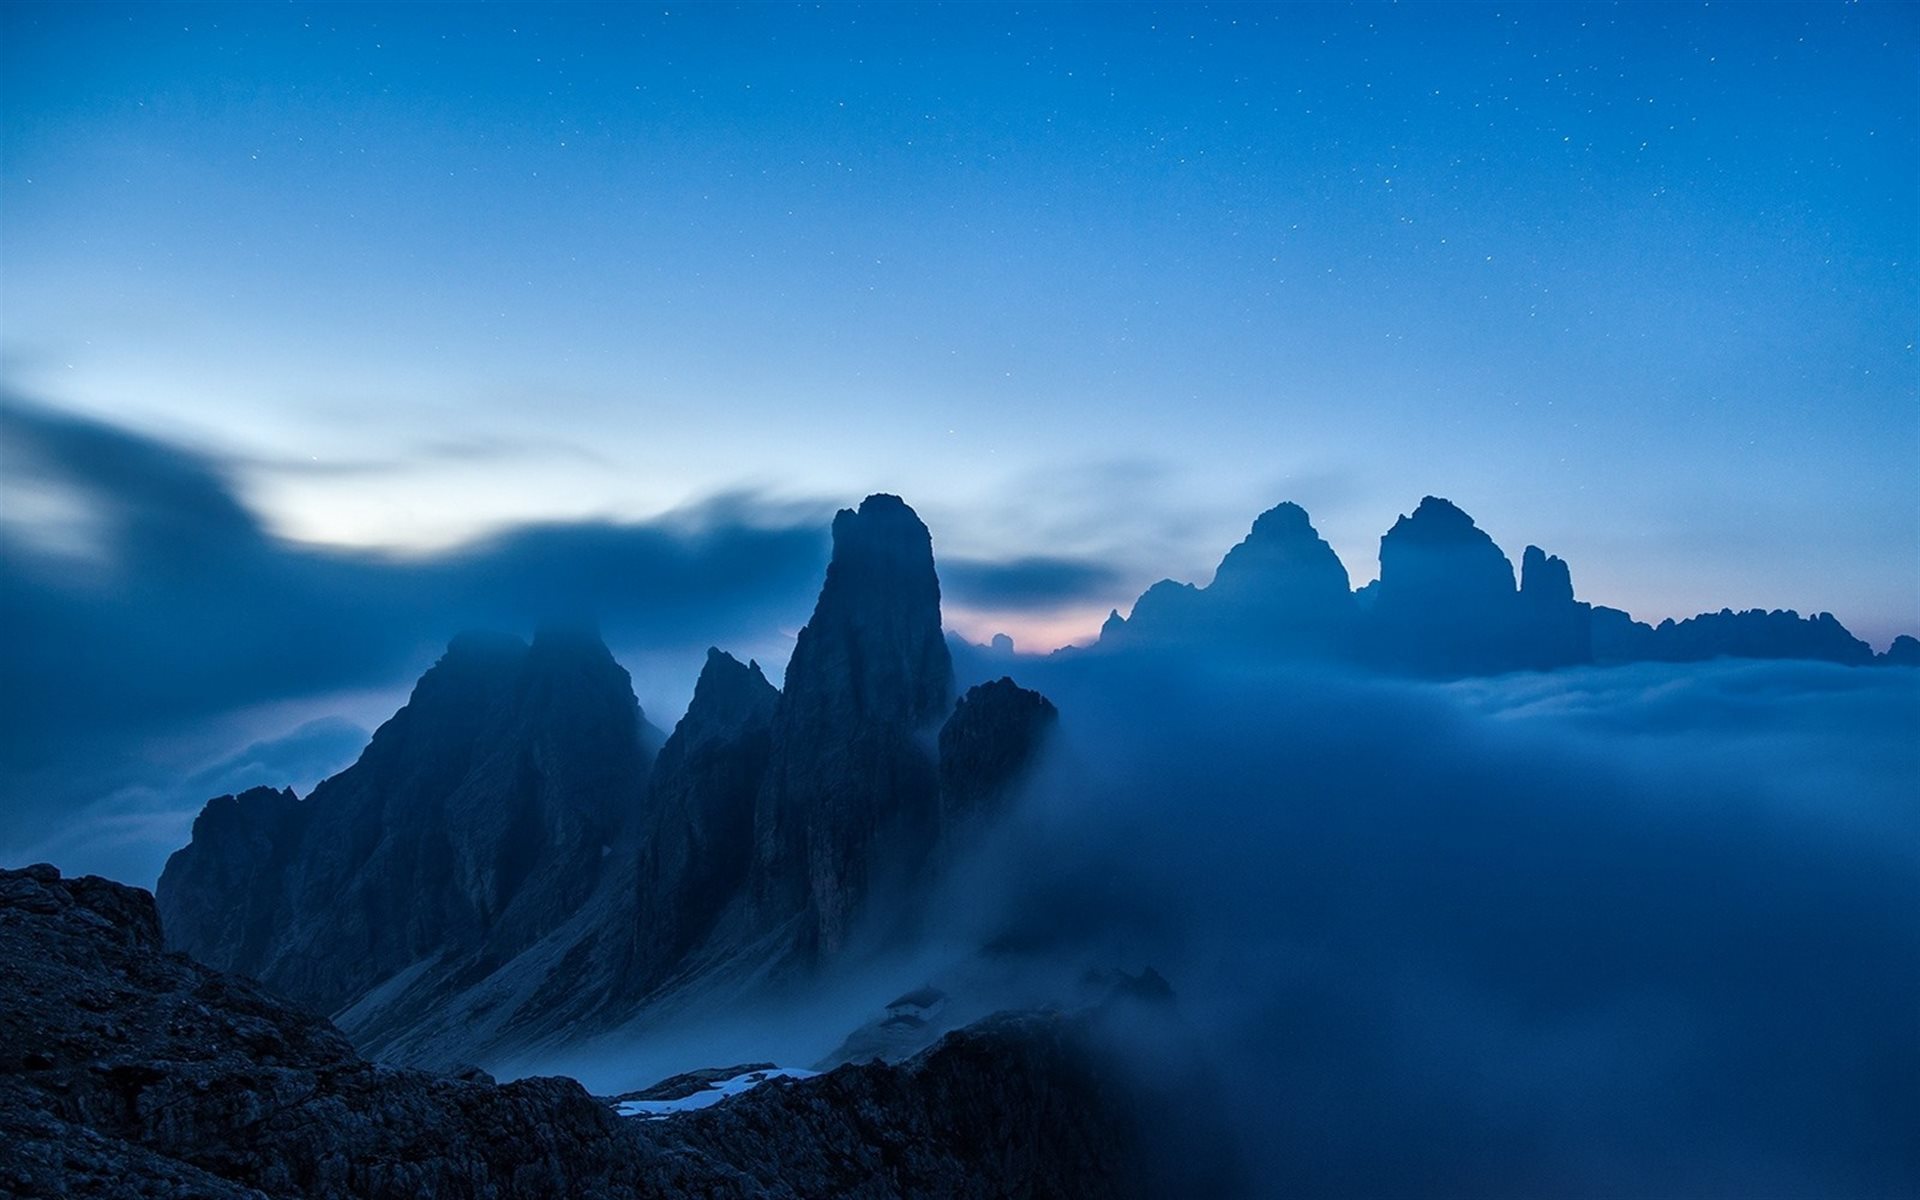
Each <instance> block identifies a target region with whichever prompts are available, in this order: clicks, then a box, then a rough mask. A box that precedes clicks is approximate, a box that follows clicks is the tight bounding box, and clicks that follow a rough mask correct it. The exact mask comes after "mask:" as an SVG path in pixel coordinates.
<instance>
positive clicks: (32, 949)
mask: <svg viewBox="0 0 1920 1200" xmlns="http://www.w3.org/2000/svg"><path fill="white" fill-rule="evenodd" d="M1147 1117H1148V1113H1147V1110H1146V1107H1145V1101H1144V1099H1143V1097H1142V1095H1141V1094H1140V1093H1139V1092H1138V1090H1137V1089H1136V1088H1135V1086H1134V1085H1133V1084H1132V1083H1131V1082H1130V1081H1129V1078H1128V1077H1127V1076H1126V1075H1125V1074H1123V1073H1120V1072H1117V1071H1116V1070H1115V1069H1114V1067H1113V1065H1112V1063H1111V1061H1110V1060H1109V1059H1108V1058H1107V1057H1106V1056H1105V1054H1104V1053H1103V1052H1102V1051H1101V1050H1100V1049H1099V1047H1098V1045H1097V1044H1096V1042H1095V1040H1094V1038H1093V1036H1092V1033H1091V1031H1090V1026H1089V1025H1088V1023H1087V1022H1086V1021H1085V1020H1082V1019H1076V1018H1070V1017H1063V1016H1061V1015H1058V1014H1031V1015H1024V1016H1022V1015H1009V1016H1003V1017H999V1018H995V1019H992V1020H989V1021H987V1022H984V1023H982V1024H980V1025H977V1026H974V1027H971V1028H969V1029H966V1030H962V1031H960V1032H958V1033H955V1034H951V1035H949V1036H947V1037H946V1038H945V1039H943V1040H942V1041H940V1042H939V1043H938V1044H936V1045H935V1046H933V1047H932V1048H930V1049H929V1050H927V1051H925V1052H923V1053H922V1054H920V1055H918V1056H916V1057H915V1058H914V1059H912V1060H910V1061H909V1062H907V1063H905V1064H902V1065H900V1066H887V1065H883V1064H879V1063H869V1064H865V1065H859V1066H847V1067H842V1068H840V1069H838V1070H835V1071H832V1072H830V1073H828V1074H826V1075H822V1076H819V1077H817V1078H812V1079H806V1080H801V1081H776V1082H771V1083H767V1084H763V1085H761V1086H760V1087H757V1088H755V1089H753V1090H752V1091H750V1092H747V1093H745V1094H743V1095H739V1096H736V1097H733V1098H731V1099H728V1100H726V1101H723V1102H722V1103H720V1104H717V1105H714V1106H713V1107H711V1108H707V1109H702V1110H699V1111H696V1112H688V1113H685V1114H681V1115H677V1116H673V1117H670V1118H666V1119H661V1120H652V1121H636V1120H630V1119H625V1118H622V1117H619V1116H617V1115H615V1113H614V1110H613V1109H612V1107H611V1106H610V1105H609V1104H607V1103H606V1102H603V1101H600V1100H596V1099H595V1098H593V1097H591V1096H589V1095H588V1094H587V1093H586V1092H585V1091H584V1090H582V1089H581V1087H580V1085H579V1084H577V1083H575V1082H574V1081H572V1080H569V1079H558V1078H534V1079H523V1080H520V1081H517V1082H514V1083H508V1084H505V1085H496V1084H495V1083H493V1082H492V1081H491V1080H490V1079H487V1078H486V1077H485V1076H484V1075H482V1074H481V1073H478V1072H469V1073H468V1075H467V1077H465V1078H456V1077H451V1076H443V1075H432V1074H427V1073H425V1072H420V1071H414V1070H400V1069H392V1068H386V1067H381V1066H377V1065H375V1064H373V1063H369V1062H367V1061H365V1060H363V1059H361V1058H360V1057H359V1056H358V1055H357V1054H356V1053H355V1052H354V1050H353V1047H352V1046H351V1045H350V1044H349V1043H348V1041H347V1039H346V1038H345V1037H344V1036H342V1035H341V1033H340V1032H339V1031H338V1030H336V1029H335V1028H333V1026H331V1025H329V1024H328V1023H327V1022H326V1021H324V1020H322V1019H320V1018H318V1017H315V1016H311V1015H309V1014H307V1013H305V1012H302V1011H301V1010H299V1009H298V1008H295V1007H293V1006H291V1005H289V1004H287V1003H286V1002H285V1001H283V1000H280V999H279V998H278V997H276V996H275V995H274V994H273V993H272V992H270V991H268V990H267V989H265V988H262V987H260V986H259V985H257V984H255V983H253V982H252V981H250V980H247V979H244V978H241V977H238V976H234V975H229V974H225V973H222V972H217V971H212V970H209V969H207V968H206V967H203V966H201V965H200V964H198V963H195V962H193V961H192V960H191V959H188V958H187V957H185V956H184V955H180V954H169V953H166V952H165V951H164V950H163V948H162V945H161V939H160V922H159V919H158V916H157V913H156V911H155V908H154V906H153V903H152V900H151V898H150V897H149V896H148V895H147V894H146V893H145V892H141V891H139V890H137V889H133V888H128V887H124V886H122V885H119V884H114V883H109V882H107V881H105V880H101V879H95V878H83V879H74V880H66V879H62V878H60V876H59V873H58V872H57V871H55V870H54V869H53V868H52V867H45V866H42V867H30V868H27V869H25V870H20V871H0V1192H4V1193H6V1194H9V1195H20V1196H49V1197H59V1196H90V1197H108V1198H133V1197H154V1196H180V1197H187V1196H191V1197H197V1198H206V1200H226V1198H228V1197H235V1198H238V1197H248V1198H249V1200H258V1198H259V1197H262V1196H265V1197H271V1198H279V1197H286V1198H289V1200H291V1198H294V1197H300V1198H306V1200H349V1198H366V1200H418V1198H419V1197H424V1196H432V1197H440V1198H443V1200H444V1198H455V1197H472V1198H479V1197H490V1198H493V1200H518V1198H526V1200H534V1198H540V1200H545V1198H547V1197H553V1196H570V1197H581V1198H584V1200H600V1198H609V1200H610V1198H612V1197H632V1196H653V1197H660V1198H662V1200H678V1198H680V1197H696V1196H697V1197H739V1198H747V1197H756V1198H767V1200H771V1198H785V1197H814V1196H847V1197H868V1198H873V1200H879V1198H882V1197H901V1196H927V1197H935V1196H938V1197H990V1196H1013V1195H1044V1196H1055V1197H1062V1198H1066V1200H1071V1198H1079V1197H1085V1198H1094V1197H1102V1198H1105V1197H1126V1196H1146V1195H1153V1194H1163V1193H1162V1192H1161V1188H1160V1185H1159V1184H1158V1183H1156V1181H1155V1176H1154V1174H1153V1172H1154V1170H1155V1169H1156V1164H1155V1163H1154V1162H1152V1161H1150V1158H1149V1151H1148V1147H1149V1146H1150V1145H1152V1143H1153V1138H1154V1136H1155V1126H1154V1124H1153V1123H1152V1122H1151V1121H1150V1120H1148V1119H1147ZM1216 1157H1217V1156H1216Z"/></svg>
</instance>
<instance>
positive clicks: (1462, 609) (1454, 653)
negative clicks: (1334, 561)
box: [1369, 496, 1524, 675]
mask: <svg viewBox="0 0 1920 1200" xmlns="http://www.w3.org/2000/svg"><path fill="white" fill-rule="evenodd" d="M1517 594H1518V593H1517V592H1516V590H1515V588H1514V581H1513V564H1512V563H1510V562H1508V561H1507V556H1506V555H1505V554H1503V553H1501V552H1500V547H1499V546H1497V545H1495V544H1494V541H1493V539H1492V538H1491V537H1489V536H1487V534H1486V532H1485V531H1484V530H1482V529H1481V528H1480V527H1479V526H1477V525H1475V524H1474V523H1473V518H1472V517H1469V516H1468V515H1467V514H1466V513H1464V512H1462V511H1461V510H1460V509H1459V508H1458V507H1456V506H1455V505H1454V504H1452V503H1451V502H1449V501H1446V500H1442V499H1440V498H1439V497H1437V496H1428V497H1426V498H1425V499H1423V500H1421V501H1420V506H1419V507H1418V508H1416V509H1414V511H1413V514H1412V515H1411V516H1402V517H1401V518H1400V519H1399V520H1397V521H1395V522H1394V523H1393V528H1391V529H1389V530H1388V531H1387V533H1386V536H1384V537H1382V538H1381V539H1380V580H1379V589H1378V598H1377V599H1376V600H1375V601H1374V602H1373V605H1372V611H1371V614H1370V616H1371V619H1372V622H1373V627H1374V640H1373V644H1372V645H1371V646H1370V647H1369V650H1370V652H1371V653H1372V654H1373V656H1374V657H1375V658H1376V659H1377V660H1378V661H1379V662H1380V663H1382V664H1383V665H1386V666H1389V667H1391V668H1393V669H1395V670H1405V671H1412V672H1414V673H1416V674H1431V675H1460V674H1474V673H1478V672H1483V671H1504V670H1509V669H1511V668H1512V667H1514V666H1516V665H1519V663H1520V662H1521V661H1522V660H1523V658H1524V655H1523V653H1522V652H1521V649H1520V647H1518V646H1516V645H1515V644H1514V642H1513V638H1512V636H1511V633H1510V627H1511V624H1512V621H1513V619H1514V616H1515V612H1514V606H1515V600H1516V597H1517Z"/></svg>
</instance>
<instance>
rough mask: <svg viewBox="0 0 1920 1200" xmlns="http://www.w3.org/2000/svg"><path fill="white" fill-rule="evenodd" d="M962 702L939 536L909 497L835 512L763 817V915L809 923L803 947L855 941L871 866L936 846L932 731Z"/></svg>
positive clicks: (758, 890)
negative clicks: (956, 694) (944, 606)
mask: <svg viewBox="0 0 1920 1200" xmlns="http://www.w3.org/2000/svg"><path fill="white" fill-rule="evenodd" d="M952 702H953V660H952V656H951V652H950V651H949V650H948V648H947V642H946V637H945V635H944V634H943V632H942V630H941V625H940V581H939V578H938V576H937V575H936V574H935V571H934V565H933V539H932V536H931V535H930V534H929V533H928V532H927V527H926V526H925V525H924V524H922V523H921V521H920V518H919V517H918V516H917V515H915V513H914V511H913V510H912V509H911V508H909V507H907V505H906V504H905V502H903V501H902V500H901V499H900V498H899V497H897V496H889V495H874V496H869V497H867V499H866V500H865V501H863V502H862V503H861V505H860V507H859V508H858V509H857V510H855V509H843V510H841V511H840V513H839V514H838V515H836V516H835V517H834V519H833V558H832V560H831V561H830V562H829V563H828V566H827V578H826V583H825V584H824V585H823V586H822V587H821V589H820V599H819V601H818V602H817V603H816V604H815V605H814V610H813V616H812V618H811V619H809V620H808V622H807V624H806V627H805V628H803V629H801V631H800V635H799V637H798V639H797V640H796V641H795V643H794V650H793V657H792V659H791V660H789V662H788V664H787V676H786V687H785V688H784V689H783V692H782V695H781V699H780V705H779V708H778V710H777V711H776V712H775V714H774V723H773V753H772V758H771V762H770V764H769V768H768V773H767V781H766V786H765V787H764V788H763V789H762V791H761V794H760V798H759V803H758V806H757V810H756V817H755V831H756V838H757V841H758V846H757V849H756V855H755V866H754V873H753V881H752V893H753V904H754V909H755V912H756V918H757V919H756V923H757V924H759V925H762V926H766V925H770V924H774V923H777V922H779V921H782V920H785V919H788V918H790V917H797V918H798V919H799V921H800V925H801V930H802V932H801V936H800V938H799V944H800V950H801V953H802V954H803V955H806V956H813V955H816V954H821V953H832V952H833V951H835V950H837V949H838V948H839V947H840V946H841V945H842V944H843V943H844V941H845V939H846V937H847V935H848V933H849V926H850V923H851V921H852V918H853V915H854V912H855V910H856V909H857V908H858V907H859V906H860V904H861V902H862V900H863V899H864V898H865V896H866V895H867V893H868V892H869V891H870V889H871V887H872V884H873V879H872V877H871V872H872V871H873V869H875V867H876V866H877V865H881V864H884V865H885V866H886V868H887V869H889V870H898V869H911V867H912V866H913V865H914V864H912V862H911V860H912V859H914V858H916V857H919V856H921V855H923V854H924V853H925V852H926V849H927V847H928V846H929V845H930V843H931V830H932V829H933V827H934V821H935V819H936V816H937V812H936V804H937V794H938V779H937V776H936V773H935V769H934V763H933V760H932V757H931V756H930V755H929V754H928V753H927V749H926V747H925V745H924V744H923V742H922V740H921V734H922V733H923V732H924V731H926V730H927V729H928V728H929V727H930V726H931V725H932V724H933V723H934V722H936V721H937V720H939V719H940V718H941V717H943V716H944V715H945V714H946V712H947V709H948V708H949V706H950V705H951V704H952Z"/></svg>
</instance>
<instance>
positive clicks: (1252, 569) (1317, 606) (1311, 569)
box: [1101, 504, 1357, 657]
mask: <svg viewBox="0 0 1920 1200" xmlns="http://www.w3.org/2000/svg"><path fill="white" fill-rule="evenodd" d="M1356 615H1357V607H1356V605H1355V603H1354V599H1353V593H1352V590H1351V585H1350V583H1349V581H1348V578H1347V569H1346V567H1345V566H1343V565H1342V564H1341V562H1340V557H1339V555H1337V554H1335V553H1334V552H1333V547H1332V546H1329V545H1328V544H1327V543H1326V541H1325V539H1323V538H1321V536H1320V535H1319V533H1318V532H1316V531H1315V530H1314V528H1313V525H1312V523H1311V522H1310V521H1309V520H1308V519H1307V512H1306V510H1305V509H1303V508H1301V507H1300V506H1299V505H1297V504H1281V505H1277V506H1276V507H1274V508H1271V509H1269V510H1267V511H1266V512H1264V513H1262V514H1260V516H1259V518H1258V519H1256V520H1255V521H1254V523H1253V528H1252V530H1251V531H1249V532H1248V534H1247V536H1246V538H1245V540H1243V541H1242V542H1241V543H1240V544H1239V545H1237V546H1235V547H1234V548H1233V549H1231V550H1229V551H1228V552H1227V556H1226V558H1224V559H1223V560H1221V563H1220V566H1219V568H1218V569H1217V570H1216V571H1215V572H1214V577H1213V581H1212V582H1211V583H1209V584H1208V585H1207V586H1206V587H1204V588H1196V587H1194V586H1193V585H1191V584H1182V583H1175V582H1174V581H1173V580H1171V579H1164V580H1161V581H1160V582H1159V583H1156V584H1154V585H1153V587H1151V588H1149V589H1147V591H1146V593H1145V594H1144V595H1142V596H1141V597H1140V600H1139V602H1138V603H1137V604H1135V605H1134V607H1133V612H1132V615H1131V616H1128V617H1125V618H1122V617H1121V616H1120V615H1119V614H1118V613H1117V612H1116V613H1115V614H1113V616H1111V617H1109V618H1108V620H1107V624H1106V626H1105V628H1104V629H1103V630H1102V635H1101V636H1102V640H1103V641H1107V640H1112V641H1114V642H1116V643H1120V644H1132V645H1160V646H1166V645H1196V644H1205V643H1208V642H1216V643H1217V642H1221V641H1223V640H1231V641H1235V642H1239V643H1242V644H1244V645H1245V646H1246V647H1247V648H1248V649H1249V650H1250V651H1253V652H1257V653H1267V654H1282V655H1287V656H1293V657H1332V656H1340V655H1344V654H1346V653H1348V652H1349V651H1350V649H1351V641H1352V637H1353V632H1354V629H1353V625H1354V619H1355V616H1356Z"/></svg>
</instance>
